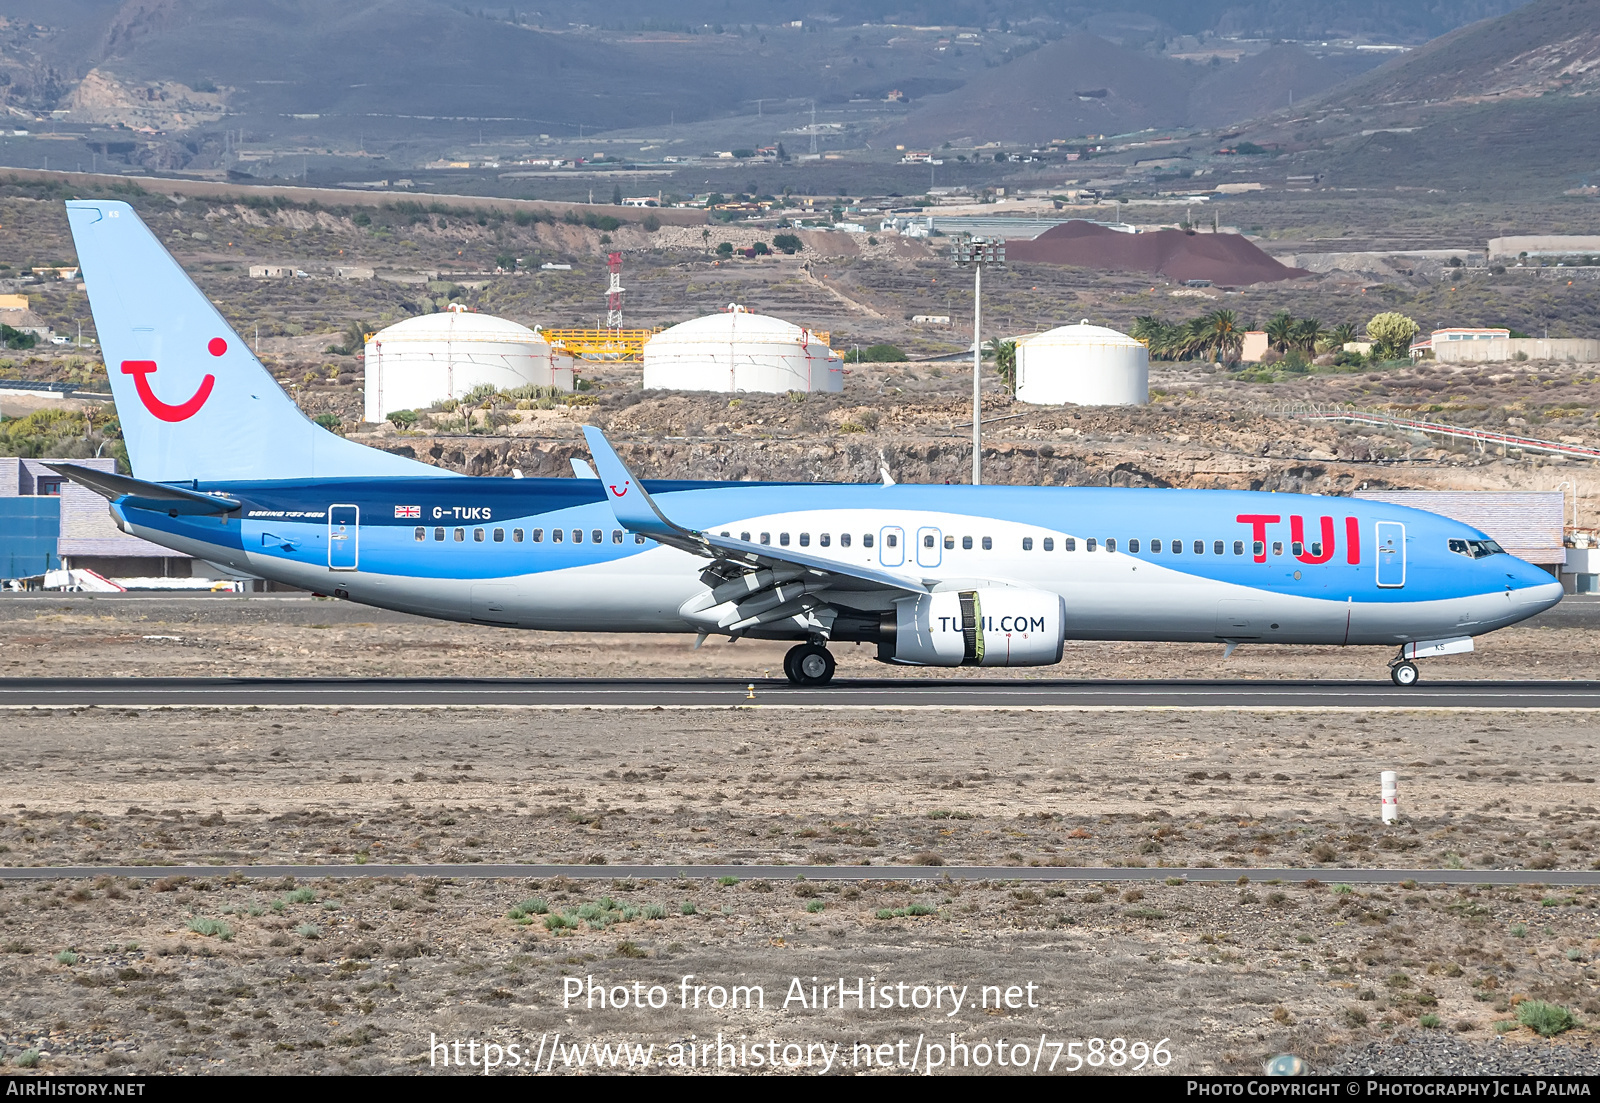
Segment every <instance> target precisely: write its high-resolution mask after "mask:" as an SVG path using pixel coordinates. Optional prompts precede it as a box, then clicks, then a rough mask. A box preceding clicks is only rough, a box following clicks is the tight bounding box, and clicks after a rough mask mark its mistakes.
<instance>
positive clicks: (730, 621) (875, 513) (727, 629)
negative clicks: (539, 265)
mask: <svg viewBox="0 0 1600 1103" xmlns="http://www.w3.org/2000/svg"><path fill="white" fill-rule="evenodd" d="M67 210H68V216H69V220H70V222H71V226H72V234H73V238H74V240H75V241H76V243H77V247H78V259H79V262H80V263H81V265H82V269H83V276H84V279H85V281H86V283H87V285H88V291H89V299H90V304H91V307H92V309H93V311H94V318H95V325H96V328H97V329H98V331H99V337H100V343H101V347H102V348H103V349H104V352H105V358H106V364H107V367H108V370H109V373H110V376H111V382H112V389H113V391H114V392H115V396H116V400H117V410H118V413H119V415H120V417H121V421H122V427H123V433H124V437H125V439H126V442H127V446H128V455H129V459H130V461H131V463H132V466H133V477H131V478H130V477H126V476H120V475H107V474H105V473H103V472H95V471H90V470H88V469H86V468H82V467H79V466H77V465H73V464H58V465H56V469H57V470H58V471H60V472H61V473H62V474H63V475H66V476H68V477H70V478H73V479H75V480H77V481H79V482H81V483H83V484H84V485H86V486H89V487H92V488H94V489H95V490H97V491H99V492H100V493H102V494H104V495H105V496H106V497H107V498H108V499H109V500H110V503H111V506H110V508H111V512H112V515H113V516H114V518H115V519H116V522H117V524H118V526H119V527H121V528H122V530H123V531H125V532H128V533H132V534H134V535H136V536H139V537H142V538H143V539H146V540H149V541H152V542H154V543H157V544H160V545H163V546H165V547H168V548H172V549H174V550H176V551H181V552H185V553H187V554H189V555H193V556H196V557H198V558H200V559H205V560H209V561H211V562H214V563H218V564H223V565H225V566H227V567H229V568H231V569H233V570H235V571H239V572H244V573H248V574H252V575H257V576H260V577H262V578H268V579H273V580H275V581H278V582H283V583H287V584H289V585H292V586H298V587H302V588H305V589H308V590H313V591H316V592H320V593H328V594H333V595H335V596H337V597H340V598H345V599H348V600H351V601H358V602H363V603H366V604H369V605H375V606H381V607H384V608H388V609H398V610H403V611H405V612H408V613H417V614H420V615H423V616H429V617H437V618H440V619H445V620H457V621H473V622H477V623H483V624H497V625H505V626H507V627H514V628H530V629H543V630H550V631H605V632H686V631H693V632H697V633H699V634H700V636H701V638H702V639H704V638H705V637H707V636H709V635H725V636H729V637H733V638H738V637H741V636H748V637H755V638H764V639H785V640H794V641H795V646H794V647H793V648H792V649H791V650H790V652H789V654H788V656H787V658H786V660H785V664H784V666H785V672H786V674H787V675H788V677H789V678H790V680H791V681H794V682H796V683H800V684H812V685H817V684H823V683H826V682H828V681H829V680H830V679H831V678H832V677H833V672H834V660H833V656H832V655H831V654H830V652H829V650H828V645H829V644H830V643H831V642H833V641H869V642H871V643H874V644H876V645H877V650H878V657H879V658H880V659H881V660H883V661H885V662H890V663H903V664H915V665H922V666H929V667H951V666H1041V665H1049V664H1052V663H1056V662H1059V661H1060V659H1061V654H1062V648H1063V645H1064V644H1065V641H1066V640H1068V639H1080V640H1133V641H1146V640H1148V641H1186V642H1194V643H1218V642H1220V643H1223V644H1225V645H1226V649H1227V650H1228V651H1231V650H1232V649H1233V648H1234V647H1235V646H1237V645H1239V644H1242V643H1257V642H1260V643H1285V644H1348V645H1388V646H1391V647H1394V648H1395V649H1396V652H1395V655H1394V658H1393V660H1392V661H1391V663H1390V667H1391V673H1392V677H1393V679H1394V681H1395V682H1396V683H1397V684H1399V685H1411V684H1412V683H1414V682H1415V681H1416V679H1417V674H1418V671H1417V666H1416V659H1418V658H1421V657H1424V656H1431V655H1446V654H1452V653H1456V652H1463V651H1470V650H1471V649H1472V638H1473V637H1474V636H1478V635H1481V634H1483V633H1485V632H1490V631H1493V630H1494V629H1497V628H1502V627H1505V626H1506V625H1509V624H1515V623H1516V622H1518V621H1521V620H1524V619H1526V618H1528V617H1531V616H1533V615H1535V614H1536V613H1539V612H1541V611H1542V610H1544V609H1548V608H1549V607H1550V606H1552V605H1554V604H1555V603H1556V602H1557V601H1559V600H1560V598H1561V592H1562V591H1561V586H1560V584H1559V583H1558V582H1557V581H1555V580H1554V579H1552V578H1551V577H1550V575H1549V574H1548V573H1546V572H1545V571H1543V570H1541V569H1540V568H1538V567H1536V566H1534V565H1532V564H1529V563H1525V562H1523V561H1522V560H1520V559H1516V558H1514V557H1513V556H1511V555H1508V554H1506V553H1505V552H1504V551H1503V550H1502V549H1501V548H1500V547H1499V546H1498V545H1497V544H1496V543H1495V542H1494V541H1493V540H1491V539H1490V538H1489V537H1488V536H1486V535H1485V534H1484V533H1482V532H1479V531H1478V530H1476V529H1473V528H1471V527H1469V526H1467V525H1463V524H1460V523H1458V522H1455V521H1451V520H1448V519H1446V518H1444V517H1439V516H1436V515H1434V514H1431V513H1425V512H1422V511H1419V510H1414V509H1406V508H1402V507H1399V506H1392V505H1385V504H1382V503H1379V502H1370V501H1357V500H1353V499H1349V498H1331V497H1313V496H1305V495H1290V494H1263V493H1254V492H1247V491H1222V490H1136V489H1106V488H1060V487H1031V486H983V487H972V486H907V485H883V486H878V485H852V484H826V483H825V484H814V483H761V484H757V483H723V482H684V481H668V480H652V481H649V482H644V481H641V480H640V479H639V478H638V477H637V476H636V475H635V474H634V473H633V472H631V471H630V470H629V469H628V468H627V466H626V465H625V464H624V463H623V461H622V460H621V459H620V458H619V457H618V455H617V453H616V452H615V451H614V450H613V449H612V447H611V445H610V444H609V443H608V442H607V440H606V438H605V436H604V435H603V434H602V433H601V432H600V431H599V430H598V429H594V428H587V429H585V431H584V432H585V435H586V436H587V438H588V443H589V447H590V451H591V453H592V454H593V457H594V461H595V465H596V467H597V468H598V478H593V477H589V478H572V479H498V478H473V477H468V476H462V475H455V474H452V473H450V472H448V471H442V470H440V469H438V468H435V467H430V466H428V465H426V464H423V463H418V462H416V461H414V460H410V459H406V458H403V457H400V456H395V455H392V454H390V453H387V452H383V451H380V450H377V449H373V448H368V447H365V446H363V445H360V444H357V443H355V442H353V441H349V440H346V439H344V438H342V437H339V436H336V435H334V434H332V433H329V432H327V431H326V430H324V429H322V428H321V427H319V426H317V425H315V424H313V423H312V422H310V421H308V420H307V419H306V418H305V416H304V415H303V414H301V412H300V411H299V409H298V408H297V407H296V406H295V404H294V402H293V401H292V400H291V399H290V398H289V396H288V395H286V394H285V393H284V392H283V391H282V389H280V388H279V386H278V385H277V383H276V382H275V381H274V380H273V379H272V377H271V376H270V375H269V374H268V373H267V372H266V370H265V369H264V368H262V366H261V364H260V363H259V361H257V360H256V358H255V357H254V356H253V355H252V354H251V352H250V350H249V348H248V347H247V346H246V344H245V343H244V342H243V341H242V340H240V339H239V336H238V335H237V334H236V333H234V332H233V330H232V329H231V328H230V327H229V326H228V324H227V322H225V321H224V320H223V318H222V316H221V315H220V314H219V313H218V312H217V310H216V309H215V308H214V307H213V306H212V305H211V303H210V302H208V301H207V300H206V298H205V296H204V295H202V294H201V292H200V290H199V289H198V288H197V287H195V286H194V284H193V283H192V282H191V281H190V280H189V278H188V276H186V275H185V274H184V272H183V270H182V268H180V267H179V265H178V263H177V262H176V261H175V260H174V259H173V258H172V257H171V255H170V254H168V253H167V251H166V250H165V249H164V248H162V246H161V244H160V243H159V242H158V241H157V240H156V239H155V237H154V236H153V235H152V234H151V233H150V231H149V230H148V229H147V228H146V227H145V226H144V224H143V223H142V222H140V220H139V218H138V216H137V215H135V213H134V212H133V210H132V208H130V207H129V206H128V205H127V204H125V203H120V202H110V201H103V200H84V201H74V202H70V203H68V204H67Z"/></svg>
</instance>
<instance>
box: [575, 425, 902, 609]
mask: <svg viewBox="0 0 1600 1103" xmlns="http://www.w3.org/2000/svg"><path fill="white" fill-rule="evenodd" d="M583 434H584V436H585V437H587V438H588V441H589V451H590V452H591V453H592V454H593V455H594V462H595V467H596V468H597V469H598V474H599V476H600V482H601V484H602V485H603V486H604V487H605V491H606V501H608V502H610V503H611V510H612V512H613V513H614V514H615V515H616V518H617V523H618V524H620V525H621V526H622V527H623V528H625V529H627V530H628V531H630V532H636V533H640V534H642V535H644V536H648V537H650V538H651V539H652V540H654V541H656V542H657V543H659V544H665V545H666V546H667V547H669V548H677V549H679V550H680V551H686V552H689V553H690V554H691V555H698V556H701V557H703V558H705V559H707V560H709V562H708V563H707V564H706V567H705V569H704V570H703V571H701V572H700V580H701V581H702V582H703V583H705V585H706V587H707V589H706V590H705V591H704V592H703V593H701V594H700V595H699V596H697V597H694V598H691V599H690V600H689V601H687V602H685V603H684V605H683V607H682V608H680V609H679V610H678V614H679V616H681V617H683V619H684V620H685V621H686V622H687V623H688V624H690V625H692V626H694V627H695V628H698V629H699V630H700V634H701V639H704V638H705V636H706V635H707V634H709V633H711V632H725V633H727V634H728V635H730V636H732V637H734V638H735V639H737V638H738V637H739V636H741V635H743V634H745V633H746V632H749V631H751V630H753V629H756V628H760V627H762V626H764V625H765V626H771V627H773V628H778V627H782V628H785V629H788V630H800V631H804V632H807V633H811V634H815V635H821V636H824V637H826V636H827V635H828V634H830V633H831V632H832V631H833V622H834V620H835V619H836V618H838V616H839V615H840V608H839V607H841V606H842V607H844V608H847V609H856V610H871V609H878V610H881V609H884V608H888V607H891V606H890V604H889V602H891V601H892V600H894V599H896V598H902V597H904V596H906V595H908V594H919V595H920V594H926V593H928V592H929V588H928V586H927V585H926V584H924V582H922V581H921V580H919V579H915V578H909V577H907V576H905V575H899V574H895V573H894V572H892V571H885V570H880V569H878V568H876V567H863V566H858V565H856V564H851V563H838V562H835V561H834V560H831V559H827V558H824V557H822V556H818V555H811V554H810V553H808V552H802V551H796V550H794V549H793V548H775V547H773V546H772V545H770V544H752V543H751V542H749V541H748V540H734V539H732V538H730V537H727V536H718V535H716V534H714V533H709V532H701V531H698V530H696V529H690V528H685V527H684V526H682V525H679V524H677V523H676V522H674V521H673V520H672V519H671V518H669V517H668V516H667V515H666V514H665V513H664V512H662V510H661V507H660V506H659V505H657V504H656V501H655V499H654V498H652V497H650V494H649V492H648V491H646V490H645V488H644V485H643V484H642V483H640V482H639V480H638V479H637V478H635V477H634V475H633V473H632V472H631V471H629V470H628V468H627V466H626V465H625V464H624V463H623V462H622V458H621V457H620V456H618V455H617V453H616V450H615V449H613V448H612V447H611V444H610V442H609V441H607V440H606V438H605V434H603V433H602V432H601V431H600V430H599V429H596V428H595V427H593V426H585V427H584V430H583ZM856 615H860V613H859V612H858V613H857V614H856ZM872 615H876V614H875V613H874V614H872Z"/></svg>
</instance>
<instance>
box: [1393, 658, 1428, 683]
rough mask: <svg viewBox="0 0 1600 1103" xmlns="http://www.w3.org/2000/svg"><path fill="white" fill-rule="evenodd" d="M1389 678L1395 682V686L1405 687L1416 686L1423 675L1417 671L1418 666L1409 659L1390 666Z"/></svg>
mask: <svg viewBox="0 0 1600 1103" xmlns="http://www.w3.org/2000/svg"><path fill="white" fill-rule="evenodd" d="M1389 677H1390V678H1391V679H1393V680H1394V684H1395V685H1397V686H1402V687H1404V686H1414V685H1416V684H1417V679H1418V678H1419V677H1421V674H1420V672H1419V671H1418V670H1417V664H1416V663H1414V662H1411V661H1410V660H1409V659H1407V660H1403V661H1401V662H1397V663H1395V664H1393V665H1392V666H1390V667H1389Z"/></svg>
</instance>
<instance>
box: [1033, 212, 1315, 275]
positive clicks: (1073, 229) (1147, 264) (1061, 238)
mask: <svg viewBox="0 0 1600 1103" xmlns="http://www.w3.org/2000/svg"><path fill="white" fill-rule="evenodd" d="M1006 252H1007V254H1008V255H1009V257H1010V259H1011V260H1015V261H1031V262H1034V263H1038V264H1070V265H1072V266H1074V267H1077V268H1103V269H1109V270H1112V271H1123V272H1149V273H1150V274H1151V275H1161V276H1166V277H1167V278H1168V279H1173V280H1210V281H1211V282H1212V283H1215V284H1221V285H1224V286H1228V287H1238V286H1242V285H1244V284H1250V283H1271V282H1273V281H1275V280H1292V279H1295V278H1296V277H1298V276H1305V275H1309V274H1310V273H1308V272H1307V271H1306V270H1305V269H1304V268H1290V267H1288V266H1287V265H1284V264H1280V263H1279V262H1278V261H1276V260H1274V259H1272V258H1271V257H1269V256H1268V255H1267V254H1266V253H1263V252H1262V251H1261V250H1260V249H1258V248H1256V246H1255V244H1254V243H1252V242H1251V241H1249V240H1248V239H1247V238H1245V237H1244V236H1243V235H1241V234H1201V233H1187V232H1185V231H1183V230H1153V231H1150V232H1148V233H1142V234H1129V233H1123V232H1121V231H1119V230H1111V229H1107V228H1106V227H1104V226H1097V225H1095V224H1094V223H1092V222H1068V223H1065V224H1063V225H1061V226H1055V227H1052V228H1051V229H1049V230H1046V231H1045V232H1044V233H1042V234H1040V235H1039V236H1038V237H1036V238H1034V239H1033V240H1032V241H1009V242H1007V243H1006Z"/></svg>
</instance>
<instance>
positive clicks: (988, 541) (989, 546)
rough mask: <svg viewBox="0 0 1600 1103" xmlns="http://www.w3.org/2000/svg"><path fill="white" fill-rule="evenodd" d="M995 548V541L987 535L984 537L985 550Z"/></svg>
mask: <svg viewBox="0 0 1600 1103" xmlns="http://www.w3.org/2000/svg"><path fill="white" fill-rule="evenodd" d="M993 548H994V541H993V540H991V539H989V538H988V537H987V536H985V537H984V538H983V550H984V551H990V550H991V549H993Z"/></svg>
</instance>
